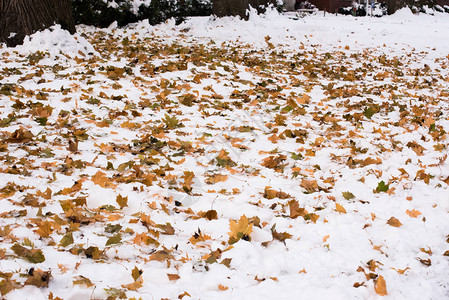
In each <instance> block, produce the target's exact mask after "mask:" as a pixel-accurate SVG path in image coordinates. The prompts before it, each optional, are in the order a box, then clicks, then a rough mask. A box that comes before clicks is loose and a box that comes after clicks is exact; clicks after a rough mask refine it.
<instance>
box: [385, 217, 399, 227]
mask: <svg viewBox="0 0 449 300" xmlns="http://www.w3.org/2000/svg"><path fill="white" fill-rule="evenodd" d="M387 224H388V225H390V226H393V227H401V226H402V223H401V222H399V220H398V219H396V218H395V217H391V218H390V219H389V220H388V221H387Z"/></svg>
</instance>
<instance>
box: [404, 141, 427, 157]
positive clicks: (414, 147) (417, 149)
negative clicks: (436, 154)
mask: <svg viewBox="0 0 449 300" xmlns="http://www.w3.org/2000/svg"><path fill="white" fill-rule="evenodd" d="M407 147H409V148H410V149H412V150H413V151H414V152H415V153H416V155H418V156H421V155H424V150H426V149H425V148H424V147H423V146H421V145H420V144H418V143H417V142H408V143H407Z"/></svg>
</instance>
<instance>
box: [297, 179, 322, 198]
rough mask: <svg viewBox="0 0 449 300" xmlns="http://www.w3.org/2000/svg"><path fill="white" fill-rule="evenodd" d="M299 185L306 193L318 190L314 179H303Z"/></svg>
mask: <svg viewBox="0 0 449 300" xmlns="http://www.w3.org/2000/svg"><path fill="white" fill-rule="evenodd" d="M299 186H300V187H302V188H303V189H305V190H306V192H307V193H308V194H311V193H315V192H318V183H317V182H316V180H307V179H303V180H302V181H301V184H300V185H299Z"/></svg>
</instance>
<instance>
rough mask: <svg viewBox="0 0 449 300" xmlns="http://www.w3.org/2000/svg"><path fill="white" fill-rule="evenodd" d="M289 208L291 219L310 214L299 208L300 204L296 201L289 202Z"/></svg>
mask: <svg viewBox="0 0 449 300" xmlns="http://www.w3.org/2000/svg"><path fill="white" fill-rule="evenodd" d="M288 207H289V208H290V218H292V219H296V218H297V217H304V216H305V215H307V214H308V212H307V210H305V208H300V207H299V203H298V201H296V200H291V201H289V202H288Z"/></svg>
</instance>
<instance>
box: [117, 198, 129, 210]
mask: <svg viewBox="0 0 449 300" xmlns="http://www.w3.org/2000/svg"><path fill="white" fill-rule="evenodd" d="M115 201H116V202H117V204H118V205H119V206H120V209H122V208H123V207H126V206H128V196H126V197H123V196H122V195H118V196H117V198H116V199H115Z"/></svg>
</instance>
